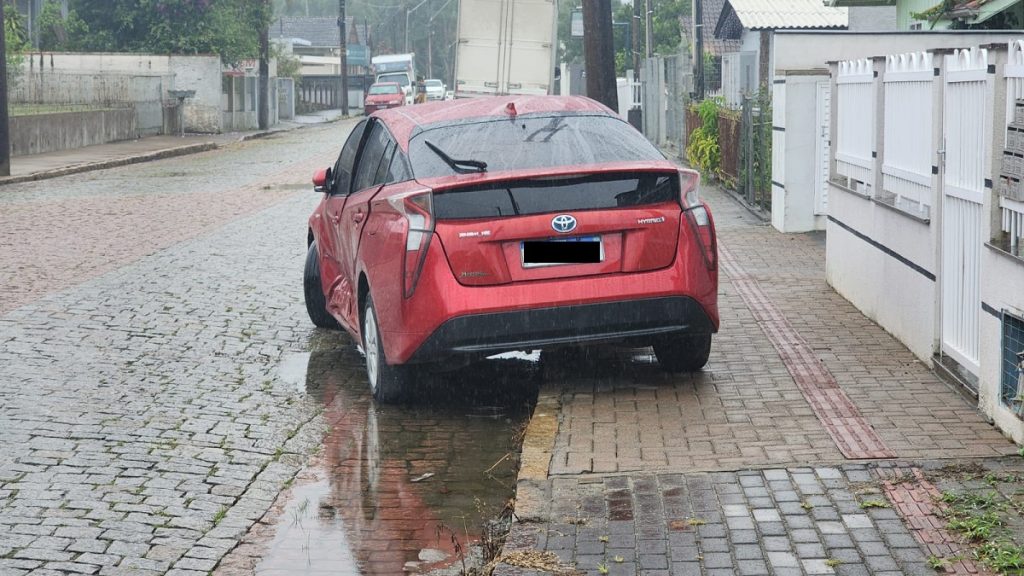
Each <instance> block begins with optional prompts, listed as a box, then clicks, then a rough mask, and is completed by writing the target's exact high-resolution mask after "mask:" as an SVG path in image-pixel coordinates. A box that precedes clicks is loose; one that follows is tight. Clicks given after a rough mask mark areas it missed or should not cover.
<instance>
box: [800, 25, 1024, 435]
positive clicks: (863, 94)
mask: <svg viewBox="0 0 1024 576" xmlns="http://www.w3.org/2000/svg"><path fill="white" fill-rule="evenodd" d="M939 39H941V41H942V44H943V45H942V46H935V44H936V43H937V42H938V41H939ZM863 40H864V41H862V42H861V43H859V44H858V45H856V46H855V45H852V44H851V45H849V46H848V47H847V57H844V58H840V59H839V61H834V62H832V63H831V64H830V89H831V92H832V94H833V98H832V99H831V101H830V114H829V117H830V118H829V121H828V122H827V123H826V124H827V131H828V133H829V138H830V139H831V141H832V142H833V143H834V144H835V145H834V146H833V148H832V150H831V151H830V153H829V155H828V156H829V166H828V168H827V173H828V196H829V200H828V211H827V234H826V245H827V247H826V277H827V279H828V282H829V284H831V285H832V286H833V287H834V288H835V289H836V291H837V292H839V293H840V294H841V295H842V296H844V297H845V298H847V299H848V300H850V301H851V302H852V303H853V304H854V305H855V306H857V308H859V309H860V310H861V311H862V312H863V313H864V314H865V315H866V316H868V317H869V318H871V319H872V320H874V321H875V322H877V323H878V324H879V325H880V326H882V327H883V328H885V330H886V331H888V332H889V333H891V334H892V335H893V336H895V337H896V338H897V339H899V340H901V341H902V342H903V343H904V344H905V345H906V346H907V347H908V348H909V349H910V350H911V352H913V353H914V354H915V355H916V356H917V357H918V358H919V359H920V360H921V361H922V362H925V363H926V364H930V365H932V366H933V367H934V369H935V370H936V372H938V373H940V374H944V375H946V376H947V378H948V379H949V380H950V381H951V382H953V383H954V384H955V385H956V386H958V387H959V388H960V389H961V391H962V392H964V394H965V395H967V396H970V397H974V398H976V399H977V402H978V406H979V408H980V409H981V411H982V412H983V413H984V414H986V415H987V416H988V417H989V418H991V419H992V421H993V422H994V423H995V424H996V425H997V426H998V427H999V428H1000V429H1001V430H1002V431H1003V432H1004V433H1005V434H1006V435H1007V436H1009V437H1011V438H1013V440H1014V441H1016V442H1017V443H1022V442H1024V376H1022V374H1021V367H1022V365H1024V186H1022V184H1021V182H1022V180H1024V160H1021V158H1024V138H1022V136H1024V33H1021V32H1013V31H1005V32H995V31H992V32H986V33H982V32H945V33H935V34H908V33H903V34H896V35H890V37H888V38H885V37H879V36H877V35H875V36H872V37H869V38H863ZM831 41H832V42H833V43H835V41H836V39H834V38H833V39H831ZM818 45H820V44H815V43H813V42H810V43H809V42H806V41H805V42H804V43H803V46H804V47H805V48H814V47H815V46H818Z"/></svg>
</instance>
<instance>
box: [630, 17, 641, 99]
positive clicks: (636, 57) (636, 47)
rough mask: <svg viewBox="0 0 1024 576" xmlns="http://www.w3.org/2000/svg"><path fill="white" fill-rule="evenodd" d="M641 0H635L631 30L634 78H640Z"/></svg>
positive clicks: (635, 79)
mask: <svg viewBox="0 0 1024 576" xmlns="http://www.w3.org/2000/svg"><path fill="white" fill-rule="evenodd" d="M640 12H641V8H640V0H633V21H632V22H631V25H632V27H631V30H632V32H633V34H632V36H633V48H632V50H633V80H634V81H639V80H640Z"/></svg>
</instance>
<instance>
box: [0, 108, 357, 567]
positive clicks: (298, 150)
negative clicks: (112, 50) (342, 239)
mask: <svg viewBox="0 0 1024 576" xmlns="http://www.w3.org/2000/svg"><path fill="white" fill-rule="evenodd" d="M350 127H351V123H341V124H337V125H333V126H330V127H326V128H317V129H307V130H304V131H301V132H296V133H291V134H287V135H282V136H278V137H275V138H273V139H268V140H265V141H258V142H252V143H246V144H244V145H239V146H237V147H233V148H231V149H229V150H225V151H217V152H210V153H205V154H202V155H199V156H192V157H186V158H179V159H174V160H166V161H162V162H157V163H150V164H142V165H137V166H132V167H128V168H121V169H115V170H108V171H102V172H95V173H91V174H89V175H87V176H82V177H73V178H67V179H59V180H52V181H46V182H42V183H38V184H23V185H12V186H9V187H5V188H4V190H3V191H2V193H0V230H2V231H3V232H2V238H0V243H2V245H3V247H4V248H3V251H2V252H0V270H3V274H4V276H3V277H0V291H2V292H3V293H4V295H5V296H4V300H3V302H2V304H0V313H3V315H2V316H0V366H3V373H2V375H0V378H2V380H3V384H2V386H0V430H2V435H0V436H2V442H0V525H2V528H0V573H2V574H5V575H6V574H22V573H25V572H26V571H30V570H32V571H34V572H33V573H37V574H48V573H86V574H88V573H103V574H164V573H168V574H205V573H207V572H208V571H210V570H212V569H213V567H214V566H215V565H216V564H217V562H218V560H219V559H220V558H221V557H222V556H223V555H224V554H225V553H226V552H227V551H228V550H230V549H232V548H234V547H235V545H236V544H237V541H238V539H239V538H240V536H241V535H242V534H243V533H244V532H245V531H246V529H247V528H248V527H249V526H250V525H251V524H252V522H253V521H254V520H255V519H257V518H259V517H261V516H262V515H263V513H264V512H265V511H266V510H267V508H268V507H269V505H270V503H271V502H272V501H273V499H274V498H275V497H276V496H277V493H278V491H279V490H280V488H281V486H282V485H283V484H284V483H285V482H286V481H287V480H289V479H290V478H292V477H293V476H294V474H295V473H296V472H297V471H298V469H299V468H300V467H301V465H302V464H303V463H304V462H305V460H306V454H308V453H309V452H310V451H311V450H312V449H313V448H314V447H315V446H316V445H317V444H319V441H320V438H321V430H320V429H319V427H318V425H317V423H316V421H315V417H316V415H317V413H318V408H317V406H316V404H315V402H312V401H310V400H309V399H307V398H306V396H305V394H302V393H299V392H298V391H297V390H296V389H295V388H294V387H288V386H286V385H284V383H283V382H282V381H281V380H280V379H278V378H276V376H275V375H276V371H277V367H278V364H279V362H280V360H281V357H282V354H283V353H285V352H286V351H289V350H296V351H302V350H305V349H306V348H307V344H308V338H309V336H310V334H311V333H312V330H311V329H310V327H309V325H308V320H307V318H306V317H305V312H304V310H303V308H302V300H301V289H299V288H296V286H300V285H301V284H300V283H299V280H298V279H299V278H301V270H302V262H303V258H304V255H305V254H304V252H305V251H304V244H303V242H304V234H305V229H304V227H303V225H302V222H303V221H304V220H305V218H306V217H307V216H308V214H309V211H310V209H311V207H312V206H313V205H314V203H315V202H316V197H315V196H314V195H313V194H309V193H301V192H300V190H302V191H307V190H308V188H309V187H308V184H307V182H308V179H309V175H310V174H311V173H312V168H313V166H320V165H325V164H327V163H329V161H330V159H331V156H332V155H333V154H335V153H336V150H337V147H338V146H339V145H340V144H339V143H340V142H341V139H342V138H343V137H344V135H345V133H346V131H347V130H348V129H349V128H350ZM268 207H272V209H270V210H267V209H266V208H268ZM30 231H31V233H30ZM44 232H45V233H44Z"/></svg>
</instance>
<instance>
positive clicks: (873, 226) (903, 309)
mask: <svg viewBox="0 0 1024 576" xmlns="http://www.w3.org/2000/svg"><path fill="white" fill-rule="evenodd" d="M829 202H830V205H829V216H830V220H829V221H828V227H827V228H826V229H827V230H828V235H827V238H828V240H827V242H826V248H825V276H826V279H827V281H828V283H829V285H830V286H832V287H833V288H835V290H836V292H839V293H840V294H841V295H842V296H843V297H844V298H846V299H847V300H849V301H850V302H852V303H853V305H854V306H856V307H857V308H858V309H860V311H861V312H863V313H864V315H865V316H867V317H868V318H871V319H872V320H874V321H875V322H876V323H878V325H879V326H881V327H882V328H884V329H885V330H886V331H887V332H889V333H890V334H892V335H893V336H895V337H896V338H897V339H898V340H900V341H901V342H903V343H904V344H905V345H906V346H907V348H909V349H910V351H911V352H913V353H914V355H915V356H917V357H918V358H920V359H921V360H922V361H925V362H930V361H931V357H932V354H934V353H935V348H936V345H935V343H936V341H937V335H936V330H935V318H936V302H937V299H938V285H937V284H936V281H935V280H933V279H929V278H928V277H926V276H925V275H924V274H922V273H921V272H920V271H918V270H915V269H913V268H911V267H910V266H909V265H908V264H906V263H905V262H902V261H900V260H899V259H897V258H895V257H894V256H892V255H891V254H887V253H886V252H885V251H884V250H883V248H880V247H879V245H880V246H884V247H885V248H887V249H888V250H891V251H892V252H895V253H896V254H899V255H900V256H901V257H903V258H904V259H906V260H908V261H910V262H912V263H913V264H916V265H917V266H918V267H920V268H921V269H923V270H925V271H927V272H928V273H930V274H932V276H933V277H934V276H935V271H936V264H935V260H936V257H935V250H934V246H935V244H934V243H935V231H934V227H933V226H929V225H928V224H925V223H923V222H918V221H914V220H910V219H908V218H907V217H906V216H903V215H901V214H897V213H896V212H894V211H892V210H890V209H889V208H887V207H884V206H881V205H879V204H877V203H875V202H872V201H871V200H869V199H867V198H864V197H863V196H860V195H859V194H856V193H853V192H849V191H847V190H846V189H844V188H840V187H838V186H835V185H832V186H830V187H829ZM836 221H838V222H841V223H842V224H843V225H845V226H846V227H848V228H850V229H853V230H855V231H856V232H858V233H860V234H861V235H863V236H866V237H867V238H869V239H871V240H872V241H874V242H875V243H877V245H876V244H872V243H870V242H869V241H868V240H865V239H864V238H862V237H859V236H857V235H856V234H854V233H853V232H851V231H850V230H848V229H847V228H844V227H843V226H841V225H840V224H839V223H837V222H836Z"/></svg>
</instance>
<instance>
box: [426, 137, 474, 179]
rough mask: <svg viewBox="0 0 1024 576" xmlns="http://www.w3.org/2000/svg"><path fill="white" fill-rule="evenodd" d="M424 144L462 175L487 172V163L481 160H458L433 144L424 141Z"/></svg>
mask: <svg viewBox="0 0 1024 576" xmlns="http://www.w3.org/2000/svg"><path fill="white" fill-rule="evenodd" d="M423 143H424V144H426V145H427V148H430V149H431V150H432V151H433V152H434V154H437V155H438V157H439V158H441V160H444V163H445V164H447V165H448V166H450V167H451V169H452V170H455V171H456V172H458V173H460V174H469V173H472V172H487V162H483V161H480V160H456V159H455V158H452V157H451V156H449V155H447V154H445V153H444V150H441V149H440V148H438V147H437V146H435V145H434V143H433V142H431V141H429V140H424V141H423Z"/></svg>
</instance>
